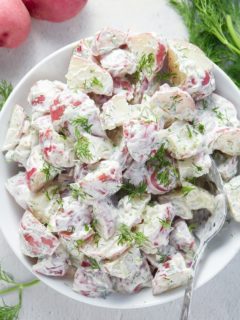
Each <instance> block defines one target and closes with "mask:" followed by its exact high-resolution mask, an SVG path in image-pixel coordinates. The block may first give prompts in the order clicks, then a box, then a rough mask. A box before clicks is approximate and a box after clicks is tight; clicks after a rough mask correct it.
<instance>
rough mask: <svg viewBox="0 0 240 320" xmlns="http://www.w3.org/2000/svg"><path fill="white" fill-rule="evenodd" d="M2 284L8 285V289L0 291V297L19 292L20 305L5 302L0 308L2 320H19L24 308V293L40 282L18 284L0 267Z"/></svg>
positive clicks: (35, 280) (32, 281)
mask: <svg viewBox="0 0 240 320" xmlns="http://www.w3.org/2000/svg"><path fill="white" fill-rule="evenodd" d="M0 282H3V283H5V284H7V285H8V287H7V288H4V289H2V290H0V296H4V295H6V294H8V293H10V292H14V291H18V303H17V304H15V305H12V306H10V305H7V304H6V303H5V302H4V300H3V305H1V306H0V319H2V320H15V319H18V316H19V312H20V309H21V307H22V293H23V290H24V289H25V288H27V287H31V286H33V285H35V284H37V283H39V280H37V279H34V280H31V281H29V282H16V281H15V280H14V278H13V277H12V276H11V275H10V274H9V273H8V272H6V271H4V270H3V269H2V267H1V266H0Z"/></svg>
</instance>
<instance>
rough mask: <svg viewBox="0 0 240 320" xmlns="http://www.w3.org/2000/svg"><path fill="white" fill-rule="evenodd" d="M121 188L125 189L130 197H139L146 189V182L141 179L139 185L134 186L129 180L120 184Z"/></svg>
mask: <svg viewBox="0 0 240 320" xmlns="http://www.w3.org/2000/svg"><path fill="white" fill-rule="evenodd" d="M121 190H122V191H125V192H126V193H127V194H128V195H129V197H130V198H135V197H141V196H142V195H143V194H144V193H145V192H146V191H147V184H146V182H144V181H142V182H140V183H139V185H137V186H135V185H134V184H131V183H130V182H126V183H124V184H123V185H122V187H121Z"/></svg>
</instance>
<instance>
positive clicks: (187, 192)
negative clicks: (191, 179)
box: [181, 186, 195, 197]
mask: <svg viewBox="0 0 240 320" xmlns="http://www.w3.org/2000/svg"><path fill="white" fill-rule="evenodd" d="M194 189H195V187H191V186H183V187H182V189H181V192H182V193H183V195H184V197H186V196H187V195H188V194H189V192H191V191H193V190H194Z"/></svg>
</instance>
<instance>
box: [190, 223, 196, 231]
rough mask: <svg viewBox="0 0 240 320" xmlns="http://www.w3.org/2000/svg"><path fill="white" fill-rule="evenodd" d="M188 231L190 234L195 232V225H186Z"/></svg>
mask: <svg viewBox="0 0 240 320" xmlns="http://www.w3.org/2000/svg"><path fill="white" fill-rule="evenodd" d="M188 229H189V231H190V232H193V231H195V230H196V229H197V224H196V223H190V224H189V225H188Z"/></svg>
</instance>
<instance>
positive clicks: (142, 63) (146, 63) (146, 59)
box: [133, 53, 155, 81]
mask: <svg viewBox="0 0 240 320" xmlns="http://www.w3.org/2000/svg"><path fill="white" fill-rule="evenodd" d="M154 62H155V58H154V54H153V53H149V54H148V55H146V54H145V53H144V54H143V55H142V56H141V58H140V59H139V61H138V65H137V70H136V72H135V73H134V74H133V79H134V80H136V81H139V80H140V78H141V74H142V72H144V71H145V72H147V73H148V74H150V75H151V74H152V72H153V66H154Z"/></svg>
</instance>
